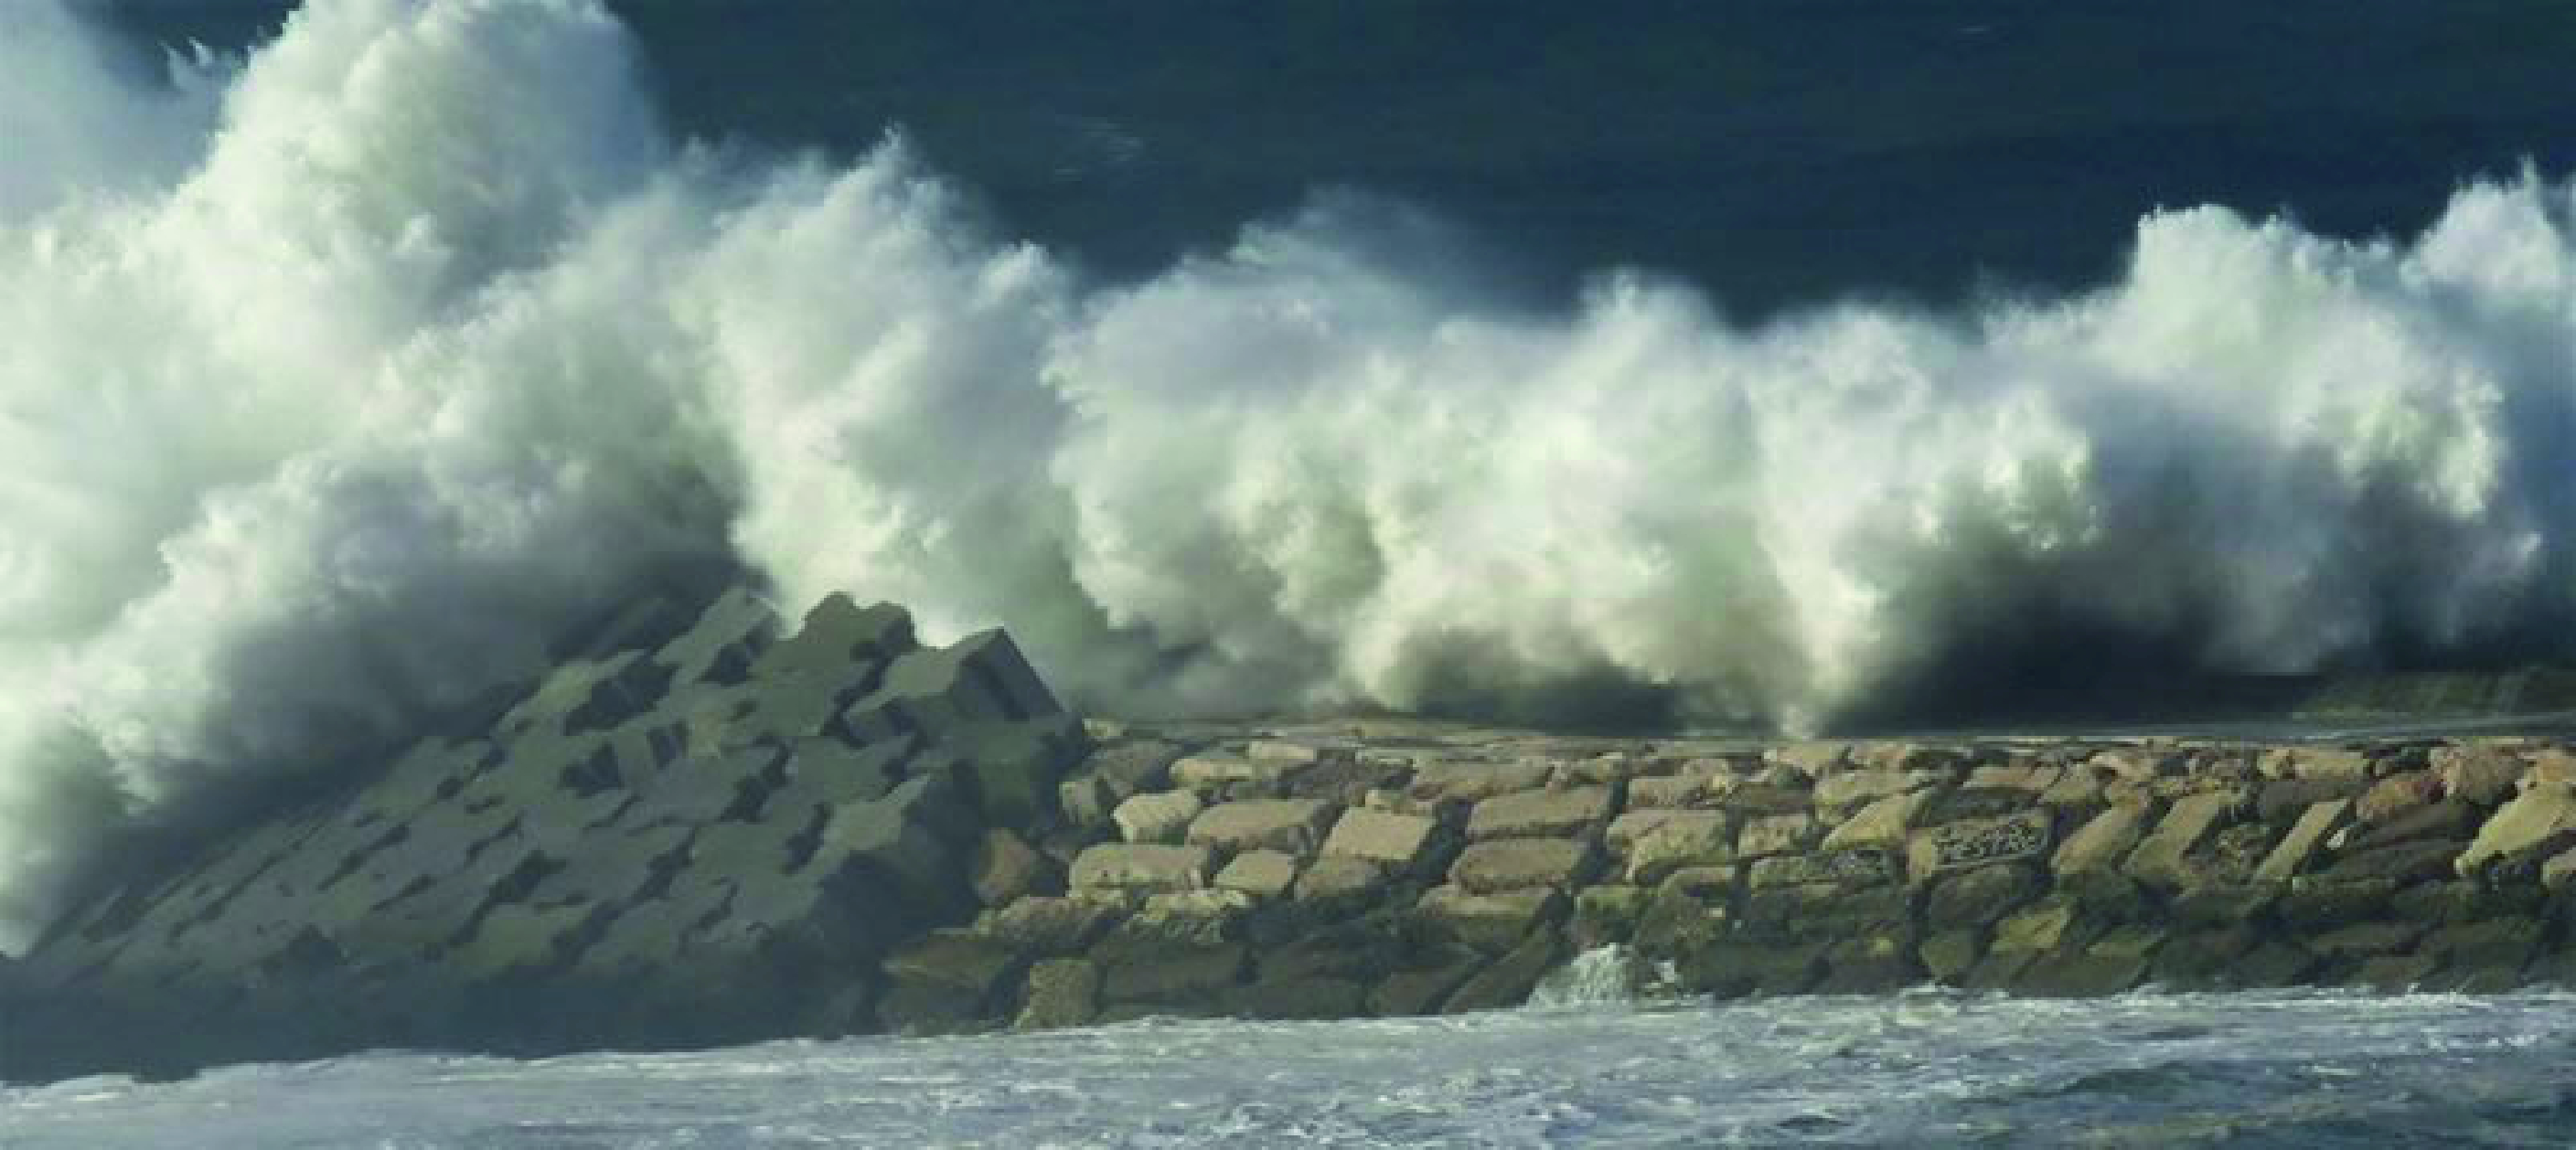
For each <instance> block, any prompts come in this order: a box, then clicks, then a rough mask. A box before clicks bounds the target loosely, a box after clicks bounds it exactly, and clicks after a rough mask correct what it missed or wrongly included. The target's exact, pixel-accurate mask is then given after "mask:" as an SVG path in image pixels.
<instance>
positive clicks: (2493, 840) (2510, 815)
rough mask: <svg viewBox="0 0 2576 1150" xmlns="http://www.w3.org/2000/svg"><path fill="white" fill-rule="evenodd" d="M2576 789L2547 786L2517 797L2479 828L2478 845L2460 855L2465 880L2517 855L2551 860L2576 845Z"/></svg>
mask: <svg viewBox="0 0 2576 1150" xmlns="http://www.w3.org/2000/svg"><path fill="white" fill-rule="evenodd" d="M2571 840H2576V786H2561V785H2554V784H2543V785H2539V786H2534V787H2530V788H2528V789H2526V790H2524V791H2523V792H2522V793H2521V794H2519V795H2516V796H2514V799H2513V801H2512V802H2509V803H2506V804H2505V805H2504V806H2503V807H2502V808H2501V809H2499V810H2497V811H2496V813H2495V814H2494V816H2493V817H2490V818H2489V819H2487V821H2486V825H2484V826H2481V827H2479V828H2478V835H2477V838H2476V840H2475V841H2473V842H2471V843H2470V844H2469V849H2467V850H2465V851H2462V852H2461V853H2460V856H2459V859H2458V861H2457V868H2458V871H2459V873H2460V874H2461V875H2462V876H2469V875H2474V874H2476V873H2478V872H2479V871H2480V870H2482V869H2484V868H2485V867H2486V866H2487V865H2488V864H2490V863H2493V862H2495V861H2496V860H2498V859H2502V858H2506V857H2509V856H2513V855H2521V854H2532V855H2539V856H2547V855H2552V854H2556V853H2558V852H2559V851H2560V850H2564V849H2567V848H2568V847H2569V846H2571V845H2576V841H2571Z"/></svg>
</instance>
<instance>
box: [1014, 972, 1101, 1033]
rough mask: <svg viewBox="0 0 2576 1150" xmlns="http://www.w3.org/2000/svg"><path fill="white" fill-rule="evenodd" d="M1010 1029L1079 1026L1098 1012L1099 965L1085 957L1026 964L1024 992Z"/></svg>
mask: <svg viewBox="0 0 2576 1150" xmlns="http://www.w3.org/2000/svg"><path fill="white" fill-rule="evenodd" d="M1022 997H1023V998H1024V1000H1025V1001H1024V1004H1023V1005H1022V1006H1021V1007H1020V1013H1019V1017H1017V1018H1015V1019H1013V1020H1012V1021H1011V1027H1012V1029H1014V1030H1053V1029H1056V1028H1059V1027H1066V1026H1080V1025H1082V1024H1084V1023H1087V1022H1089V1021H1091V1020H1092V1018H1093V1017H1094V1016H1095V1015H1097V1014H1098V1013H1099V1012H1100V967H1099V966H1097V965H1096V964H1094V963H1092V962H1091V960H1089V959H1082V958H1050V959H1045V960H1043V961H1041V962H1039V963H1037V964H1036V965H1034V966H1031V967H1030V968H1029V982H1028V993H1027V994H1025V995H1023V996H1022Z"/></svg>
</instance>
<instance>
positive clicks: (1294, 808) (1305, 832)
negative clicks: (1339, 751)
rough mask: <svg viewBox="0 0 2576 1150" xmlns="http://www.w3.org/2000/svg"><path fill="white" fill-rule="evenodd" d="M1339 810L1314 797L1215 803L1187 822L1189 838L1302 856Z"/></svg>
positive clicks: (1236, 848) (1310, 850)
mask: <svg viewBox="0 0 2576 1150" xmlns="http://www.w3.org/2000/svg"><path fill="white" fill-rule="evenodd" d="M1338 813H1339V808H1338V807H1336V806H1335V805H1334V804H1331V803H1326V802H1322V801H1319V800H1315V799H1248V800H1244V801H1241V802H1231V803H1218V804H1217V805H1215V806H1212V807H1209V808H1207V809H1206V810H1204V811H1201V812H1200V813H1199V815H1198V817H1197V818H1195V819H1192V820H1191V821H1190V826H1189V832H1188V841H1190V842H1192V843H1196V844H1199V845H1202V846H1211V847H1216V848H1218V849H1219V850H1224V851H1241V850H1257V849H1265V848H1266V849H1269V850H1277V851H1285V852H1287V853H1288V854H1291V855H1295V856H1297V857H1300V858H1302V857H1305V856H1308V855H1311V854H1314V853H1315V848H1316V846H1317V845H1318V844H1320V843H1321V842H1322V841H1323V838H1324V831H1325V828H1327V827H1330V826H1331V825H1332V823H1333V816H1334V815H1336V814H1338Z"/></svg>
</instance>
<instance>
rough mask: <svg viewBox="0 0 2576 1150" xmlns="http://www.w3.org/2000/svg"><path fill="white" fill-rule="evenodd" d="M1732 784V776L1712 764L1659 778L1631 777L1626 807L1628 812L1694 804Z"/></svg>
mask: <svg viewBox="0 0 2576 1150" xmlns="http://www.w3.org/2000/svg"><path fill="white" fill-rule="evenodd" d="M1734 786H1735V778H1734V777H1733V776H1732V775H1728V774H1725V773H1723V772H1722V771H1720V770H1718V769H1715V768H1703V769H1700V770H1691V769H1688V768H1685V769H1684V770H1683V771H1682V772H1681V773H1679V774H1674V775H1666V776H1662V777H1660V778H1657V777H1648V778H1641V779H1631V780H1629V782H1628V808H1629V810H1630V811H1631V812H1635V811H1639V810H1648V809H1670V808H1688V807H1696V806H1700V805H1702V804H1705V803H1708V802H1711V801H1712V800H1714V799H1716V798H1717V797H1718V796H1720V795H1722V794H1724V793H1725V792H1726V791H1727V790H1728V789H1730V788H1732V787H1734Z"/></svg>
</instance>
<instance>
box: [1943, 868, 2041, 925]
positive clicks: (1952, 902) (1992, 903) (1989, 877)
mask: <svg viewBox="0 0 2576 1150" xmlns="http://www.w3.org/2000/svg"><path fill="white" fill-rule="evenodd" d="M2046 888H2047V882H2046V880H2044V879H2043V878H2042V877H2041V875H2040V873H2039V870H2038V868H2037V867H2034V866H2030V865H2027V864H2012V863H2007V864H2004V865H2000V866H1980V867H1973V868H1969V869H1965V870H1959V871H1956V872H1953V873H1950V874H1946V875H1944V876H1942V877H1941V878H1940V879H1939V880H1938V881H1936V882H1934V883H1933V884H1932V888H1931V893H1930V895H1929V896H1928V897H1927V898H1926V900H1925V902H1924V906H1923V921H1924V923H1925V924H1926V925H1929V926H1932V927H1936V928H1938V927H1981V926H1989V925H1992V924H1994V923H1996V922H1998V921H2001V920H2002V919H2003V917H2004V916H2005V915H2007V914H2010V913H2012V912H2013V911H2015V910H2018V909H2020V908H2021V906H2022V905H2023V904H2025V903H2028V902H2029V901H2030V900H2031V899H2033V898H2036V897H2038V895H2039V894H2040V892H2041V891H2043V890H2045V889H2046Z"/></svg>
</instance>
